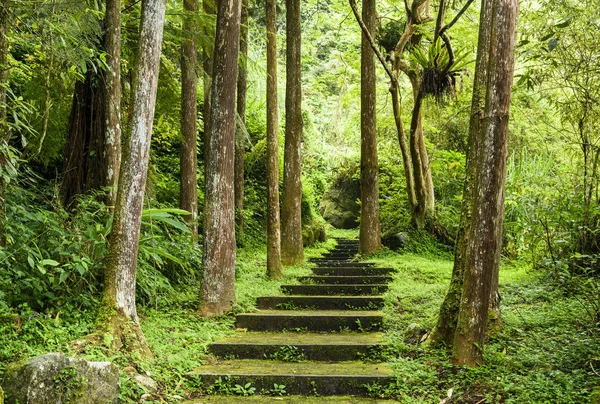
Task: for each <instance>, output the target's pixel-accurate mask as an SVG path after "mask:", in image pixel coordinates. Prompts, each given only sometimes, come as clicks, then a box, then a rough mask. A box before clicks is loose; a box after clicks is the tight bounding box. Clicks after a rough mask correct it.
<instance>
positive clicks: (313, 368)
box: [193, 359, 391, 376]
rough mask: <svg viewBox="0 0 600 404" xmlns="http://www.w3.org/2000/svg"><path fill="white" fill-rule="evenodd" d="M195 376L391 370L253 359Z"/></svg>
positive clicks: (378, 366)
mask: <svg viewBox="0 0 600 404" xmlns="http://www.w3.org/2000/svg"><path fill="white" fill-rule="evenodd" d="M193 373H195V374H229V375H235V374H240V375H242V374H243V375H249V374H257V375H340V376H341V375H348V376H351V375H369V376H388V375H390V374H391V370H390V369H389V368H388V367H387V366H386V365H383V364H370V363H363V362H358V361H350V362H337V363H326V364H324V363H323V362H313V361H304V362H299V363H293V362H283V361H263V360H253V359H239V360H224V361H219V362H217V363H216V364H214V365H206V366H202V367H199V368H197V369H195V370H194V372H193Z"/></svg>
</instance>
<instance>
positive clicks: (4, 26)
mask: <svg viewBox="0 0 600 404" xmlns="http://www.w3.org/2000/svg"><path fill="white" fill-rule="evenodd" d="M9 7H10V4H9V0H2V1H1V2H0V171H3V170H4V166H5V164H6V160H7V157H8V156H6V155H5V153H6V152H7V151H8V150H6V149H7V146H8V139H9V137H10V133H9V131H8V125H7V122H6V87H7V86H8V28H9V24H10V19H9ZM5 188H6V184H5V181H4V179H3V178H1V177H0V246H3V245H4V229H3V223H4V220H5V219H4V209H5V208H4V200H5V197H6V196H5V195H6V189H5Z"/></svg>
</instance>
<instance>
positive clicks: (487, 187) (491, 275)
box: [435, 0, 518, 366]
mask: <svg viewBox="0 0 600 404" xmlns="http://www.w3.org/2000/svg"><path fill="white" fill-rule="evenodd" d="M517 17H518V3H517V0H484V1H483V3H482V7H481V22H480V31H479V44H478V50H477V64H476V68H475V82H474V86H473V102H472V110H471V122H470V141H469V150H468V156H467V168H466V170H467V176H466V181H465V188H464V194H463V195H464V196H463V207H462V214H461V229H460V232H459V238H458V242H457V246H456V257H455V262H454V270H453V274H452V281H451V286H450V290H449V292H448V295H447V296H446V299H445V300H444V303H443V305H442V308H441V312H440V320H439V325H438V330H437V332H436V335H435V337H436V338H437V339H442V340H445V341H447V342H451V343H452V347H453V350H452V357H453V361H454V362H455V363H457V364H461V365H469V366H474V365H477V364H479V363H481V362H483V347H484V342H485V336H486V327H487V322H488V313H489V308H490V305H491V303H492V302H493V299H494V298H495V295H494V291H493V290H492V288H493V284H494V283H495V279H497V273H498V268H499V265H500V252H501V248H502V220H503V214H504V184H505V181H506V160H507V155H508V150H507V145H508V121H509V113H510V96H511V86H512V78H513V72H514V47H515V40H516V28H517Z"/></svg>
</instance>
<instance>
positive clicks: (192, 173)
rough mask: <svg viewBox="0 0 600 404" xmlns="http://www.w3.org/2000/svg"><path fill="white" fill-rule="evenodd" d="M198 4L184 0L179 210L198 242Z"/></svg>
mask: <svg viewBox="0 0 600 404" xmlns="http://www.w3.org/2000/svg"><path fill="white" fill-rule="evenodd" d="M198 8H199V6H198V0H183V10H184V13H185V14H184V17H183V38H182V42H181V135H182V137H183V144H182V147H181V153H180V157H179V173H180V177H181V178H180V182H179V207H180V208H181V209H183V210H187V211H188V212H190V215H187V216H186V218H185V219H186V221H187V223H188V226H189V227H190V230H191V231H192V240H193V241H194V243H195V242H197V241H198V223H197V222H198V180H197V170H198V168H197V165H198V158H197V155H198V150H197V133H198V131H197V128H196V118H197V116H198V109H197V106H196V103H197V97H198V95H197V94H198V88H197V87H198V73H197V69H198V49H197V41H196V36H197V35H198V24H197V22H196V18H197V13H198Z"/></svg>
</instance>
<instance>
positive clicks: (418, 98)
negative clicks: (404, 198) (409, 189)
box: [410, 78, 435, 229]
mask: <svg viewBox="0 0 600 404" xmlns="http://www.w3.org/2000/svg"><path fill="white" fill-rule="evenodd" d="M411 81H412V84H413V95H414V105H413V110H412V119H411V124H410V153H411V157H412V163H413V178H414V184H415V196H416V200H417V204H416V205H415V206H414V207H413V212H412V220H413V224H414V225H415V227H416V228H417V229H424V228H425V227H426V226H427V224H428V223H431V222H432V220H431V219H432V216H433V209H434V201H435V195H434V192H433V180H432V178H431V169H430V166H429V156H428V154H427V148H426V147H425V136H424V134H423V118H422V114H421V109H422V106H423V92H422V90H421V89H420V87H421V84H420V82H419V81H418V80H417V79H416V78H414V79H412V80H411Z"/></svg>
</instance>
